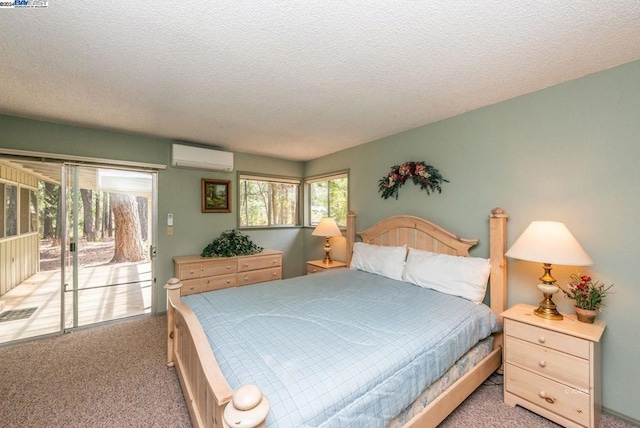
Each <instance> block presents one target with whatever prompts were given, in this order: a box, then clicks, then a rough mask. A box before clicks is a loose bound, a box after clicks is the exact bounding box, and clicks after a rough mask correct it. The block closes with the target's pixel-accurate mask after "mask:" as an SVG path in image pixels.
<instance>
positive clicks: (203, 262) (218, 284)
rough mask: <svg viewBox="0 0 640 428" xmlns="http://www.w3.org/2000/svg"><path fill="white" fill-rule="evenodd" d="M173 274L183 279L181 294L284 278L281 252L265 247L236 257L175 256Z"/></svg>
mask: <svg viewBox="0 0 640 428" xmlns="http://www.w3.org/2000/svg"><path fill="white" fill-rule="evenodd" d="M173 274H174V276H175V277H176V278H178V279H179V280H180V281H181V282H182V288H181V289H180V295H182V296H186V295H188V294H195V293H203V292H205V291H212V290H220V289H222V288H229V287H236V286H239V285H248V284H255V283H258V282H265V281H271V280H274V279H282V252H281V251H277V250H264V251H262V252H261V253H258V254H253V255H250V256H236V257H200V256H176V257H174V258H173Z"/></svg>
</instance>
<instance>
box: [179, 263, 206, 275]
mask: <svg viewBox="0 0 640 428" xmlns="http://www.w3.org/2000/svg"><path fill="white" fill-rule="evenodd" d="M201 276H202V263H185V264H181V265H180V267H179V268H178V278H180V279H192V278H200V277H201Z"/></svg>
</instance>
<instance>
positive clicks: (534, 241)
mask: <svg viewBox="0 0 640 428" xmlns="http://www.w3.org/2000/svg"><path fill="white" fill-rule="evenodd" d="M505 256H507V257H511V258H514V259H520V260H527V261H530V262H539V263H543V264H544V266H543V268H544V275H542V276H541V277H540V281H542V283H541V284H538V290H540V291H541V292H542V294H543V295H544V299H543V300H542V302H540V306H539V307H538V309H536V310H535V311H533V312H534V313H535V314H536V315H537V316H539V317H541V318H546V319H550V320H561V319H562V315H560V313H559V312H558V310H557V309H556V304H555V303H553V300H552V299H551V297H552V296H553V294H554V293H557V292H558V291H559V288H558V286H557V285H556V280H555V279H554V278H553V277H552V276H551V264H552V263H553V264H557V265H568V266H589V265H592V264H593V260H591V257H589V255H588V254H587V253H586V252H585V251H584V250H583V249H582V247H581V246H580V244H579V243H578V241H577V240H576V238H574V237H573V235H572V234H571V232H569V229H567V227H566V226H565V225H564V223H561V222H557V221H533V222H531V224H530V225H529V226H528V227H527V228H526V229H525V231H524V232H522V235H520V237H519V238H518V239H516V242H514V243H513V245H512V246H511V248H509V250H508V251H507V252H506V253H505Z"/></svg>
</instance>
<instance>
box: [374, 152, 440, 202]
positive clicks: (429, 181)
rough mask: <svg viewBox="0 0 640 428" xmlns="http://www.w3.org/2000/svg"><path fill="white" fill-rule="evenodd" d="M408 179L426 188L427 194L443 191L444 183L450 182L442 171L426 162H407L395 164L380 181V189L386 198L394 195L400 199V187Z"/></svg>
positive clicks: (422, 188) (421, 187)
mask: <svg viewBox="0 0 640 428" xmlns="http://www.w3.org/2000/svg"><path fill="white" fill-rule="evenodd" d="M407 180H411V181H413V183H414V184H417V185H419V186H420V189H421V190H426V191H427V195H429V194H431V192H435V191H436V190H437V191H438V193H442V187H441V185H442V183H448V182H449V180H447V179H445V178H444V177H443V176H442V174H440V171H438V170H437V169H436V168H434V167H433V166H431V165H427V163H426V162H410V161H409V162H405V163H403V164H402V165H394V166H392V167H391V171H389V174H387V175H386V176H385V177H382V178H381V179H380V181H378V191H379V192H381V193H382V195H380V196H381V197H382V198H384V199H388V198H390V197H394V198H396V199H398V189H400V188H401V187H402V186H403V185H404V183H406V182H407Z"/></svg>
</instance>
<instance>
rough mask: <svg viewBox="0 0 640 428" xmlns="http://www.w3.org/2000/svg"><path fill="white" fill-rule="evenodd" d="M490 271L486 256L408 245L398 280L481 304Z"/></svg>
mask: <svg viewBox="0 0 640 428" xmlns="http://www.w3.org/2000/svg"><path fill="white" fill-rule="evenodd" d="M490 272H491V265H490V263H489V260H488V259H483V258H480V257H462V256H450V255H448V254H438V253H432V252H430V251H422V250H416V249H415V248H409V255H408V256H407V263H406V266H405V268H404V272H403V274H402V279H404V280H405V281H407V282H410V283H412V284H415V285H418V286H420V287H425V288H431V289H433V290H437V291H440V292H443V293H447V294H451V295H453V296H460V297H463V298H465V299H467V300H471V301H472V302H475V303H482V301H483V300H484V295H485V293H486V291H487V281H488V280H489V274H490Z"/></svg>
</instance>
